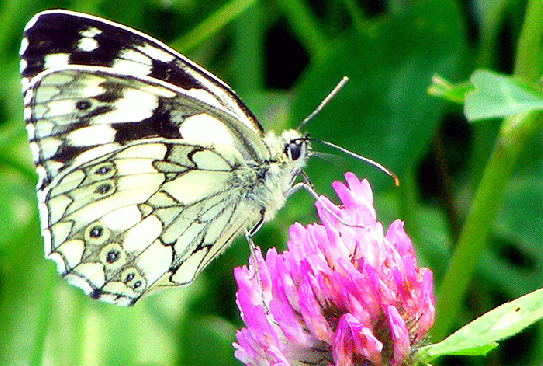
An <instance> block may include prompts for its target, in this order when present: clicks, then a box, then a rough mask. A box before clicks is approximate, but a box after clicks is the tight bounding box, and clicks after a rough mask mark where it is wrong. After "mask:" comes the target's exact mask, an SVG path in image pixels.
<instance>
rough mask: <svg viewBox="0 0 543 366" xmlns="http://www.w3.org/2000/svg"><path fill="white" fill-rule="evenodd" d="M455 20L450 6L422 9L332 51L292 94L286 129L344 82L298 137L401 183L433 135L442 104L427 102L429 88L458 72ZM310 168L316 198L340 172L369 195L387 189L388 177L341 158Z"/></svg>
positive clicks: (430, 4)
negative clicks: (366, 183)
mask: <svg viewBox="0 0 543 366" xmlns="http://www.w3.org/2000/svg"><path fill="white" fill-rule="evenodd" d="M459 19H460V14H459V13H458V9H457V8H455V7H454V6H453V5H452V4H451V2H450V1H443V0H431V1H422V2H417V4H416V5H413V6H411V7H409V9H408V10H407V11H405V12H402V13H401V14H398V15H397V16H391V17H388V18H386V19H384V20H379V22H374V23H371V25H369V26H367V27H366V28H365V29H364V32H361V33H355V34H353V35H352V36H350V37H348V38H347V39H345V41H343V42H336V43H334V44H331V45H330V47H329V48H328V49H329V51H328V54H327V55H324V57H323V58H322V59H320V60H319V62H317V63H315V64H314V65H313V66H312V67H311V69H310V70H309V72H308V74H307V77H306V78H304V79H303V82H302V83H301V85H300V87H299V92H298V94H297V95H296V99H295V100H294V105H293V108H292V118H291V120H292V121H294V122H293V125H295V124H296V123H299V122H300V121H302V120H303V119H304V118H305V117H306V116H307V115H308V114H309V113H310V112H311V111H312V110H313V109H314V108H315V107H316V106H317V105H318V104H319V103H320V101H322V100H323V99H324V98H325V97H326V95H327V93H328V92H329V91H331V90H332V88H333V87H334V86H335V85H336V84H337V83H338V82H339V81H340V80H341V78H342V77H343V76H348V77H349V82H348V83H347V84H346V85H345V87H344V88H343V89H342V90H341V91H340V92H339V93H338V94H337V95H336V96H335V97H334V98H333V99H332V100H331V101H330V102H329V104H328V105H326V107H324V109H323V110H322V111H321V112H320V113H319V114H318V115H317V116H316V117H314V118H313V119H312V120H311V121H310V122H309V123H308V124H307V125H306V126H305V127H304V130H306V131H309V133H310V134H311V136H312V137H315V138H319V139H323V140H326V141H330V142H333V143H335V144H336V145H340V146H342V147H344V148H346V149H349V150H351V151H353V152H355V153H358V154H362V155H364V156H366V157H368V158H370V159H373V160H375V161H377V162H379V163H381V164H382V165H384V166H386V167H387V168H389V169H390V170H392V171H393V172H394V173H396V174H399V175H400V178H402V177H401V175H402V171H403V170H404V169H412V168H413V167H414V165H415V164H416V162H417V161H418V159H419V158H420V157H421V155H422V154H423V153H424V152H425V151H426V148H427V146H428V145H429V143H430V142H431V140H432V137H433V135H434V133H435V130H436V128H437V125H438V122H439V118H440V116H441V113H442V108H443V106H444V103H442V101H440V100H438V99H436V98H432V97H431V96H429V95H428V94H427V88H428V82H429V81H430V80H431V78H432V76H433V75H435V74H436V73H440V74H444V75H447V74H450V73H452V72H453V70H455V68H456V66H457V61H458V60H459V57H460V54H461V52H462V49H463V48H462V38H461V34H462V31H461V28H460V21H459ZM314 148H315V150H317V151H325V152H331V151H330V150H327V149H324V148H323V147H321V146H318V145H315V146H314ZM309 165H310V166H309V167H308V169H307V172H308V175H309V176H310V177H311V180H312V181H313V183H315V186H316V187H317V191H318V192H319V193H325V194H329V193H330V189H328V190H326V189H327V186H329V182H330V180H331V179H337V180H343V177H342V172H345V171H353V172H355V173H356V174H357V175H359V176H361V177H363V176H366V177H368V179H369V180H370V182H371V183H372V187H373V188H374V190H375V191H376V192H377V191H379V190H380V188H381V187H387V188H392V187H393V182H392V179H390V177H388V176H386V175H384V174H382V173H381V172H379V171H377V170H376V169H374V168H372V167H368V166H365V165H364V164H361V163H359V162H356V161H353V159H351V158H348V157H345V156H342V162H341V165H340V166H339V167H337V168H336V167H331V165H330V163H329V162H320V161H317V159H314V160H313V161H311V162H310V164H309ZM323 172H326V173H325V174H323Z"/></svg>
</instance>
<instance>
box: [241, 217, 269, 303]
mask: <svg viewBox="0 0 543 366" xmlns="http://www.w3.org/2000/svg"><path fill="white" fill-rule="evenodd" d="M264 212H265V209H262V210H261V211H260V219H259V220H258V222H257V223H256V224H255V225H254V226H253V227H252V228H251V230H245V239H247V242H248V243H249V250H250V251H251V258H252V260H253V263H254V273H253V276H256V280H257V281H258V288H259V289H260V298H261V299H262V306H263V307H264V309H265V310H266V313H267V314H269V313H270V311H269V309H268V305H267V304H266V303H265V300H264V289H263V287H262V280H261V278H260V275H259V267H258V261H257V260H256V254H255V252H256V244H255V243H254V241H253V235H254V234H256V232H257V231H258V230H260V228H261V227H262V224H264Z"/></svg>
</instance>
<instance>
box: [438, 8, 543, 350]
mask: <svg viewBox="0 0 543 366" xmlns="http://www.w3.org/2000/svg"><path fill="white" fill-rule="evenodd" d="M540 1H541V0H530V1H529V3H528V6H527V9H526V16H525V19H524V24H523V27H522V32H521V35H520V38H519V41H518V45H517V55H516V60H515V74H514V76H516V77H518V78H519V79H520V80H522V81H523V82H525V83H528V84H532V83H533V82H534V80H536V79H537V78H538V76H539V73H540V71H541V70H540V69H539V66H538V65H539V55H540V52H541V47H540V45H541V40H542V37H543V29H541V24H543V9H542V8H541V6H540ZM542 126H543V113H542V112H532V113H525V114H519V115H515V116H511V117H508V118H506V119H505V120H504V121H503V123H502V126H501V128H500V132H499V134H498V137H497V140H496V143H495V145H494V149H493V151H492V154H491V156H490V159H489V161H488V163H487V165H486V167H485V170H484V173H483V177H482V179H481V182H480V183H479V186H478V189H477V192H476V194H475V197H474V199H473V202H472V205H471V208H470V211H469V213H468V216H467V218H466V222H465V224H464V227H463V229H462V233H461V234H460V238H459V241H458V245H457V247H456V251H455V253H454V254H453V257H452V258H451V262H450V265H449V268H448V269H447V273H446V274H445V278H444V279H443V282H442V284H441V287H440V290H439V296H438V297H437V301H436V323H435V326H434V327H433V329H432V338H433V340H434V341H436V342H437V341H440V340H441V339H443V338H445V336H446V335H447V334H448V332H449V329H450V328H451V327H452V325H453V322H454V320H455V319H456V316H457V314H458V312H459V310H460V308H461V306H462V302H463V301H462V300H463V298H464V294H465V293H466V291H467V288H468V286H469V284H470V282H471V279H472V277H473V273H474V271H475V268H476V266H477V262H478V259H479V257H480V256H481V254H482V252H483V250H484V249H485V248H486V245H487V239H488V235H489V232H490V229H491V226H492V222H493V220H494V217H495V216H496V213H497V212H498V209H499V208H500V203H501V198H502V196H503V192H504V189H505V186H506V184H507V182H508V180H509V177H510V176H511V174H512V172H513V169H514V167H515V164H516V161H517V158H518V156H519V153H520V151H521V149H522V147H523V146H524V144H525V143H526V141H528V140H529V139H530V137H532V136H533V135H534V134H535V133H536V132H537V131H538V130H539V129H541V127H542Z"/></svg>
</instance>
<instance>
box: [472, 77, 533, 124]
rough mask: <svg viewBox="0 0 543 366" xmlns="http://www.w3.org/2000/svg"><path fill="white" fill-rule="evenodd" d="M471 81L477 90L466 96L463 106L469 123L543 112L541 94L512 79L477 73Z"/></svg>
mask: <svg viewBox="0 0 543 366" xmlns="http://www.w3.org/2000/svg"><path fill="white" fill-rule="evenodd" d="M470 80H471V82H472V83H473V85H474V87H475V90H473V91H471V92H469V93H467V94H466V96H465V105H464V113H465V115H466V117H467V119H468V121H470V122H473V121H476V120H480V119H485V118H501V117H506V116H510V115H513V114H517V113H522V112H529V111H534V110H541V109H543V95H542V94H541V93H540V92H538V91H537V90H535V89H533V88H530V87H528V86H527V85H524V84H522V83H520V82H518V81H516V80H514V79H513V78H511V77H509V76H506V75H501V74H498V73H495V72H492V71H488V70H476V71H475V72H474V73H473V74H472V75H471V78H470Z"/></svg>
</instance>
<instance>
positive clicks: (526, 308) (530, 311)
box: [415, 289, 543, 362]
mask: <svg viewBox="0 0 543 366" xmlns="http://www.w3.org/2000/svg"><path fill="white" fill-rule="evenodd" d="M542 318H543V289H540V290H537V291H534V292H532V293H530V294H528V295H525V296H522V297H519V298H518V299H516V300H514V301H511V302H508V303H506V304H503V305H501V306H498V307H497V308H495V309H494V310H491V311H489V312H488V313H486V314H484V315H483V316H481V317H479V318H477V319H475V320H474V321H472V322H471V323H469V324H468V325H466V326H465V327H463V328H461V329H460V330H458V331H456V332H455V333H453V334H452V335H450V336H449V337H447V338H446V339H444V340H443V341H441V342H439V343H436V344H433V345H431V346H426V347H422V348H420V349H419V350H418V351H417V353H416V355H415V357H416V359H417V360H419V361H421V362H430V361H432V360H433V359H434V358H436V357H438V356H443V355H485V354H486V353H488V351H490V350H491V349H493V348H495V347H496V346H497V343H496V342H497V341H500V340H502V339H504V338H508V337H510V336H512V335H514V334H516V333H518V332H520V331H521V330H523V329H524V328H526V327H528V326H529V325H532V324H533V323H535V322H536V321H538V320H540V319H542Z"/></svg>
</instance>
